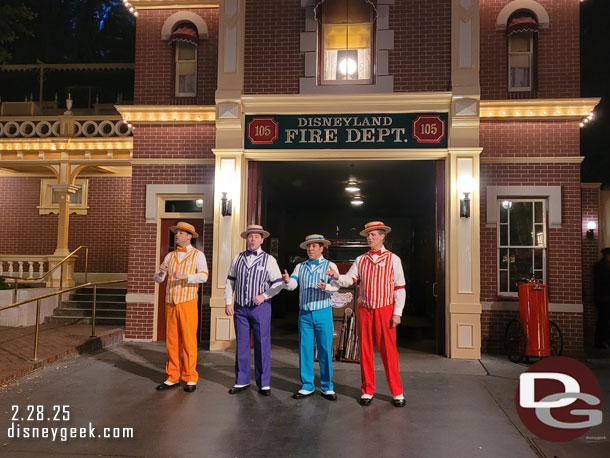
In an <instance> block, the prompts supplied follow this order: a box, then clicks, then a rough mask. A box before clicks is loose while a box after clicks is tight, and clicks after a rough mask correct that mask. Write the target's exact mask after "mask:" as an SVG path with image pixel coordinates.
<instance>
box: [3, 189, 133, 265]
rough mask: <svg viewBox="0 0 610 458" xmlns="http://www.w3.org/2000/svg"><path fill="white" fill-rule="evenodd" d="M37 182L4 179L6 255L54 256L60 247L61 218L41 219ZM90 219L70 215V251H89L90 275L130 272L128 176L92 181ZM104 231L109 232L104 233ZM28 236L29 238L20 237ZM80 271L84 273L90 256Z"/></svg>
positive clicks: (80, 261) (4, 250)
mask: <svg viewBox="0 0 610 458" xmlns="http://www.w3.org/2000/svg"><path fill="white" fill-rule="evenodd" d="M40 180H41V178H37V177H1V178H0V195H2V197H3V202H2V218H1V219H0V253H1V254H35V255H50V254H53V252H54V251H55V248H56V246H57V215H41V214H39V210H38V208H36V207H37V206H38V205H40ZM88 180H89V196H88V205H89V209H88V211H87V215H74V214H72V215H70V222H69V238H68V247H69V248H70V250H74V249H75V248H77V247H78V246H79V245H86V246H88V247H89V272H112V273H125V272H127V251H128V247H129V240H128V234H129V223H128V222H129V201H130V195H131V180H130V178H128V177H115V178H110V177H109V178H106V177H90V178H88ZM99 228H103V229H104V230H99ZM24 231H27V232H26V233H27V234H28V236H27V238H25V237H21V236H19V234H20V233H23V232H24ZM76 271H77V272H83V271H84V253H83V255H81V256H80V257H79V260H78V261H77V264H76Z"/></svg>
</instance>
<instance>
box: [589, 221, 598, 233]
mask: <svg viewBox="0 0 610 458" xmlns="http://www.w3.org/2000/svg"><path fill="white" fill-rule="evenodd" d="M587 229H589V230H590V231H594V230H595V229H597V223H596V222H595V221H589V222H588V223H587Z"/></svg>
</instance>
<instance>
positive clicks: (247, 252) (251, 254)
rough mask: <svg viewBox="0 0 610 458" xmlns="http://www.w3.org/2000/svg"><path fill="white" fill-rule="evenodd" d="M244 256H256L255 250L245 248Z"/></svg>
mask: <svg viewBox="0 0 610 458" xmlns="http://www.w3.org/2000/svg"><path fill="white" fill-rule="evenodd" d="M246 256H256V250H246Z"/></svg>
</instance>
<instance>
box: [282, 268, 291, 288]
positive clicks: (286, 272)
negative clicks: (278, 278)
mask: <svg viewBox="0 0 610 458" xmlns="http://www.w3.org/2000/svg"><path fill="white" fill-rule="evenodd" d="M282 280H284V283H286V284H288V282H290V275H288V271H287V270H286V269H284V273H283V274H282Z"/></svg>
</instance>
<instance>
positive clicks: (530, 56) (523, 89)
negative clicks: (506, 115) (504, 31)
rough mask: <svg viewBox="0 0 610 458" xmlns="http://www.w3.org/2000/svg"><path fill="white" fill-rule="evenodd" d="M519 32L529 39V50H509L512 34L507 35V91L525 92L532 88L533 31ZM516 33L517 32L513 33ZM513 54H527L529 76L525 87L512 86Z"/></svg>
mask: <svg viewBox="0 0 610 458" xmlns="http://www.w3.org/2000/svg"><path fill="white" fill-rule="evenodd" d="M521 34H528V35H529V39H530V45H529V51H527V52H524V51H519V52H513V51H512V50H511V46H512V38H513V37H514V35H511V36H510V37H508V91H509V92H527V91H532V90H533V86H534V85H533V81H534V33H533V32H521ZM515 35H517V34H515ZM513 56H527V58H528V61H529V69H530V75H529V76H530V78H529V85H528V86H527V87H513V85H512V84H513V81H512V78H511V72H510V71H511V68H512V67H511V57H513Z"/></svg>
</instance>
